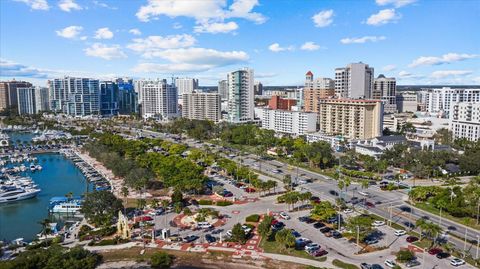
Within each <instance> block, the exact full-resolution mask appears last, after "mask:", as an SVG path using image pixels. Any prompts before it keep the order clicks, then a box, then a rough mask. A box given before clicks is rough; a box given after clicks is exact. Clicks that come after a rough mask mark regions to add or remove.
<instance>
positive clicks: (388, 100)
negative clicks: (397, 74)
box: [372, 75, 397, 113]
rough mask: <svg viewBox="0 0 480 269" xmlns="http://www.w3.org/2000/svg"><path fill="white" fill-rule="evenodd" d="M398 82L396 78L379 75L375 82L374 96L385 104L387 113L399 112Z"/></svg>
mask: <svg viewBox="0 0 480 269" xmlns="http://www.w3.org/2000/svg"><path fill="white" fill-rule="evenodd" d="M396 92H397V83H396V80H395V78H387V77H385V76H384V75H379V76H378V77H377V78H376V79H375V82H374V87H373V93H372V98H373V99H380V100H382V101H383V104H384V112H385V113H395V112H397V97H396Z"/></svg>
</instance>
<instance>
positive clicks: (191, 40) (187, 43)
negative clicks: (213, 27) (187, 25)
mask: <svg viewBox="0 0 480 269" xmlns="http://www.w3.org/2000/svg"><path fill="white" fill-rule="evenodd" d="M196 42H197V40H196V39H195V37H193V36H191V35H187V34H182V35H169V36H165V37H164V36H149V37H147V38H135V39H133V43H131V44H128V45H127V48H129V49H131V50H133V51H135V52H138V53H141V54H142V56H143V57H146V58H149V57H154V56H155V54H156V53H157V52H160V51H161V50H164V49H175V48H186V47H191V46H193V45H194V44H195V43H196Z"/></svg>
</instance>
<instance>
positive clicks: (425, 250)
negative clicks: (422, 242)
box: [422, 248, 427, 269]
mask: <svg viewBox="0 0 480 269" xmlns="http://www.w3.org/2000/svg"><path fill="white" fill-rule="evenodd" d="M425 252H427V249H426V248H424V249H423V255H422V269H424V268H425Z"/></svg>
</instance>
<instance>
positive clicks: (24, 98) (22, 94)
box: [17, 87, 36, 115]
mask: <svg viewBox="0 0 480 269" xmlns="http://www.w3.org/2000/svg"><path fill="white" fill-rule="evenodd" d="M17 104H18V115H31V114H35V113H36V108H35V87H27V88H17Z"/></svg>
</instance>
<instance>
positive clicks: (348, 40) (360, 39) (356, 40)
mask: <svg viewBox="0 0 480 269" xmlns="http://www.w3.org/2000/svg"><path fill="white" fill-rule="evenodd" d="M385 39H387V38H386V37H384V36H364V37H347V38H342V39H341V40H340V42H341V43H342V44H363V43H366V42H377V41H381V40H385Z"/></svg>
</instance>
